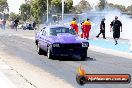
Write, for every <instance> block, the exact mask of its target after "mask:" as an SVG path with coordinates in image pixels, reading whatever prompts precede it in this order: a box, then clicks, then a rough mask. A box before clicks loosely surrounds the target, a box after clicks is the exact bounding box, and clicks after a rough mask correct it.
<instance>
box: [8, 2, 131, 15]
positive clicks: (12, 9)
mask: <svg viewBox="0 0 132 88" xmlns="http://www.w3.org/2000/svg"><path fill="white" fill-rule="evenodd" d="M24 1H25V0H7V2H8V4H9V9H10V11H9V12H15V13H19V7H20V5H21V4H22V3H24ZM80 1H81V0H73V5H77V4H78V3H79V2H80ZM87 1H88V2H89V3H90V4H91V5H92V6H94V5H96V4H97V3H98V2H99V0H87ZM107 1H108V2H110V3H114V4H121V5H125V6H129V5H132V0H107Z"/></svg>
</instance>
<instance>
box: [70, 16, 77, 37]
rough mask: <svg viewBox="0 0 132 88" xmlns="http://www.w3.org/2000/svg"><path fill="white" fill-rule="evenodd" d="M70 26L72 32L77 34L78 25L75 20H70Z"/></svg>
mask: <svg viewBox="0 0 132 88" xmlns="http://www.w3.org/2000/svg"><path fill="white" fill-rule="evenodd" d="M70 26H71V28H72V29H73V30H75V31H76V33H77V34H78V24H77V22H76V18H73V20H72V22H71V24H70Z"/></svg>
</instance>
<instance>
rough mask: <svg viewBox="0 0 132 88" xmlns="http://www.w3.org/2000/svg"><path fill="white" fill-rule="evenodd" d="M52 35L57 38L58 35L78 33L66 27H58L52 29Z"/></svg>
mask: <svg viewBox="0 0 132 88" xmlns="http://www.w3.org/2000/svg"><path fill="white" fill-rule="evenodd" d="M49 32H50V33H49V34H50V35H53V36H57V34H58V33H70V34H72V35H75V34H76V32H75V31H74V30H72V29H69V28H66V27H56V28H50V31H49Z"/></svg>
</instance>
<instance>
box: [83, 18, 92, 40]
mask: <svg viewBox="0 0 132 88" xmlns="http://www.w3.org/2000/svg"><path fill="white" fill-rule="evenodd" d="M89 20H90V19H87V20H86V21H85V22H84V23H83V25H82V29H83V31H84V38H85V39H87V40H88V39H89V32H90V30H91V22H90V21H89Z"/></svg>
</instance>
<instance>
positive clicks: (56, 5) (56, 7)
mask: <svg viewBox="0 0 132 88" xmlns="http://www.w3.org/2000/svg"><path fill="white" fill-rule="evenodd" d="M51 8H52V10H53V12H54V13H61V10H62V3H61V0H52V1H51Z"/></svg>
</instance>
